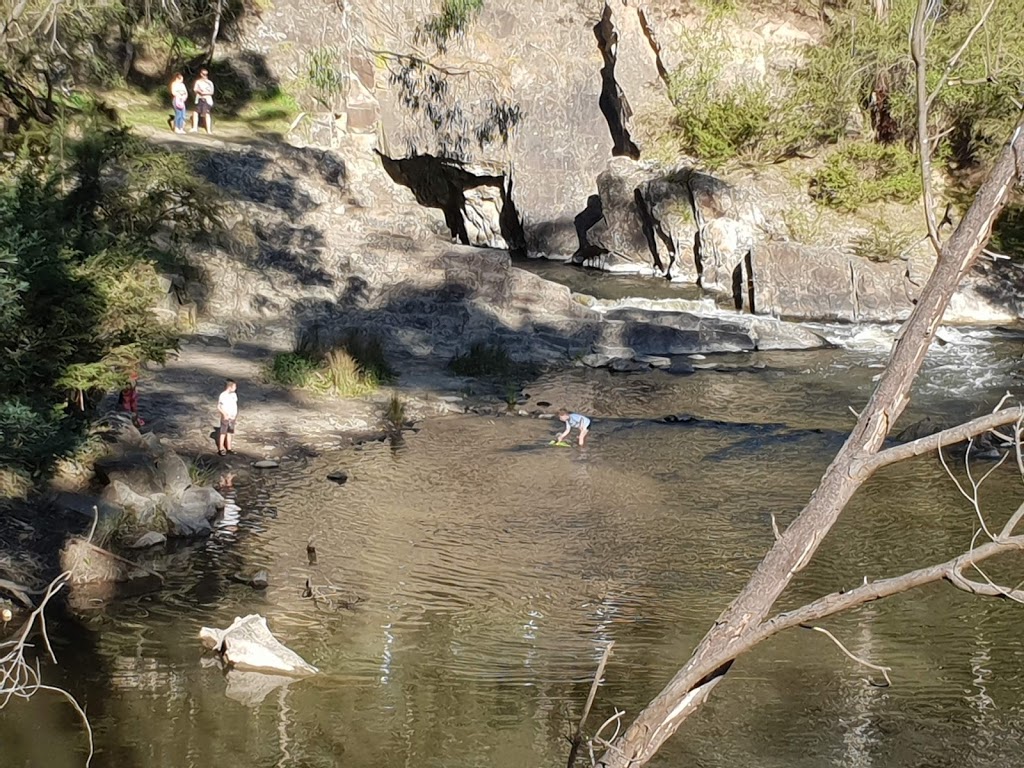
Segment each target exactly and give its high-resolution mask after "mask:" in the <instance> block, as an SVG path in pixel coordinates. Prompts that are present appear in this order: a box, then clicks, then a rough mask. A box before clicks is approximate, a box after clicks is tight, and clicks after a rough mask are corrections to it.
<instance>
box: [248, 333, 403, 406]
mask: <svg viewBox="0 0 1024 768" xmlns="http://www.w3.org/2000/svg"><path fill="white" fill-rule="evenodd" d="M267 375H268V378H269V379H270V380H271V381H274V382H276V383H278V384H280V385H282V386H285V387H296V388H299V389H309V390H312V391H315V392H319V393H321V394H327V393H331V394H335V395H338V396H339V397H356V396H359V395H365V394H369V393H370V392H373V391H375V390H376V389H377V388H378V387H379V386H380V385H381V384H383V383H386V382H388V381H392V380H393V379H394V378H395V377H396V374H395V371H394V370H393V369H392V368H391V366H390V365H389V364H388V361H387V359H386V358H385V356H384V347H383V344H381V341H380V339H378V338H377V337H375V336H371V335H368V334H363V333H354V334H350V335H349V336H348V337H347V338H346V339H345V340H344V341H343V342H341V343H340V344H337V345H335V346H332V347H328V348H325V346H324V345H322V344H321V343H320V342H319V341H317V340H315V339H312V338H311V337H308V336H307V337H303V338H302V339H300V340H299V343H298V344H297V345H296V349H295V351H294V352H281V353H279V354H277V355H275V356H274V359H273V361H272V362H271V364H270V367H269V369H268V371H267Z"/></svg>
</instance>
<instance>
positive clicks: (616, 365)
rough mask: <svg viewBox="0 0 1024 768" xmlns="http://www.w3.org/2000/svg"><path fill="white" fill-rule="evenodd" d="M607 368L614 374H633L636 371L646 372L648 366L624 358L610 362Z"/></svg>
mask: <svg viewBox="0 0 1024 768" xmlns="http://www.w3.org/2000/svg"><path fill="white" fill-rule="evenodd" d="M608 367H609V368H610V369H612V370H613V371H615V372H616V373H634V372H636V371H646V370H647V369H648V368H649V366H648V365H647V364H646V363H640V362H637V361H636V360H626V359H624V358H621V357H620V358H616V359H615V360H612V361H611V362H610V363H609V364H608Z"/></svg>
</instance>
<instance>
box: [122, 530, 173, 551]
mask: <svg viewBox="0 0 1024 768" xmlns="http://www.w3.org/2000/svg"><path fill="white" fill-rule="evenodd" d="M166 541H167V537H166V536H165V535H164V534H162V533H160V532H159V531H147V532H146V533H144V534H142V535H141V536H139V537H138V538H137V539H136V540H135V541H133V542H132V543H131V544H129V545H128V548H129V549H149V548H150V547H155V546H157V545H158V544H164V543H165V542H166Z"/></svg>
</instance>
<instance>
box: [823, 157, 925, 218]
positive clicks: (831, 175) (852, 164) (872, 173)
mask: <svg viewBox="0 0 1024 768" xmlns="http://www.w3.org/2000/svg"><path fill="white" fill-rule="evenodd" d="M810 194H811V197H813V198H814V199H815V200H817V201H818V202H820V203H822V204H823V205H827V206H829V207H831V208H836V209H838V210H841V211H856V210H857V209H858V208H860V207H862V206H864V205H868V204H871V203H877V202H882V201H887V200H891V201H894V202H900V203H912V202H914V201H915V200H917V199H918V198H919V197H920V196H921V176H920V173H919V171H918V168H917V159H916V158H915V157H914V156H913V155H912V154H911V153H910V151H909V150H907V148H906V147H905V146H903V145H902V144H890V145H885V144H874V143H871V142H867V141H856V142H850V143H848V144H845V145H843V146H842V147H840V148H839V149H838V150H836V151H835V152H833V153H832V154H830V155H829V156H828V158H826V160H825V164H824V165H823V166H822V168H821V169H820V170H819V171H818V172H817V173H815V174H814V176H813V177H812V178H811V182H810Z"/></svg>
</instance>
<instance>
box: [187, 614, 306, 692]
mask: <svg viewBox="0 0 1024 768" xmlns="http://www.w3.org/2000/svg"><path fill="white" fill-rule="evenodd" d="M199 640H200V642H202V644H203V646H204V647H205V648H207V649H208V650H211V651H215V652H216V653H218V654H220V656H221V658H223V659H224V661H225V662H227V663H228V664H230V665H231V666H233V667H235V668H236V669H242V670H255V671H258V672H260V671H262V672H273V673H277V674H282V675H288V676H291V677H306V676H308V675H314V674H316V673H317V672H319V671H320V670H318V669H317V668H316V667H314V666H313V665H312V664H309V663H307V662H306V661H305V660H304V659H303V658H302V657H301V656H299V655H298V654H297V653H295V651H293V650H291V649H290V648H288V647H286V646H284V645H282V644H281V642H280V641H278V639H277V638H276V637H274V635H273V634H272V633H271V631H270V629H269V628H268V627H267V620H266V619H265V618H263V617H262V616H260V615H258V614H250V615H248V616H245V617H244V618H243V617H236V618H235V620H234V621H233V622H232V623H231V626H230V627H228V628H227V629H213V628H211V627H203V628H202V629H200V630H199Z"/></svg>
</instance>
